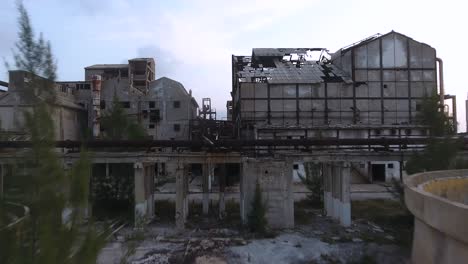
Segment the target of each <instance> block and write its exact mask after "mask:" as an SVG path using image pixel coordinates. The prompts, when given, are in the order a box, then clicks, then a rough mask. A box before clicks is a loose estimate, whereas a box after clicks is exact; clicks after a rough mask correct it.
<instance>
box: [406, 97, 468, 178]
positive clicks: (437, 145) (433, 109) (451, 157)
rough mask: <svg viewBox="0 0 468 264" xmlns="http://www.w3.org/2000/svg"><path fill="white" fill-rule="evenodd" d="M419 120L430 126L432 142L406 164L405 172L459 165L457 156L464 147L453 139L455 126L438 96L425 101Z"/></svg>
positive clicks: (411, 172) (441, 168) (410, 172)
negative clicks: (443, 109)
mask: <svg viewBox="0 0 468 264" xmlns="http://www.w3.org/2000/svg"><path fill="white" fill-rule="evenodd" d="M418 118H419V120H420V121H421V124H423V125H426V126H428V128H429V133H430V134H429V136H430V141H429V143H428V144H427V145H426V148H425V149H424V151H423V152H421V153H414V154H413V156H412V157H411V158H410V159H409V160H408V162H407V163H406V166H405V170H406V171H407V172H408V174H414V173H418V172H422V171H434V170H446V169H449V168H450V167H452V165H453V164H455V163H457V161H456V156H457V153H458V150H459V149H460V147H461V146H462V145H461V143H460V142H459V141H458V140H455V139H453V136H454V135H455V132H456V131H455V124H454V122H453V121H452V120H451V119H450V118H449V117H448V116H447V115H446V114H445V113H444V112H443V111H442V109H441V107H440V104H439V97H438V96H437V94H434V95H432V96H431V97H427V98H425V99H424V101H423V102H422V105H421V111H420V112H419V114H418ZM436 137H438V138H436ZM441 138H443V139H441ZM457 164H459V163H457Z"/></svg>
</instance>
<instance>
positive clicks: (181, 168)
mask: <svg viewBox="0 0 468 264" xmlns="http://www.w3.org/2000/svg"><path fill="white" fill-rule="evenodd" d="M189 165H190V164H183V163H180V164H177V167H176V170H175V178H176V199H175V209H176V210H175V211H176V212H175V214H176V215H175V220H176V227H177V229H179V230H183V229H184V227H185V222H186V220H187V216H188V214H189V207H188V182H189V181H188V180H189V179H188V178H189V176H190V171H189V170H190V166H189ZM214 165H215V164H213V163H205V164H203V167H202V190H203V194H202V207H203V208H202V211H203V214H204V215H208V213H209V211H210V207H209V206H210V182H211V181H210V179H212V178H214V168H215V166H214ZM218 171H219V174H218V180H219V199H218V206H219V218H220V219H223V218H224V216H225V215H226V213H225V211H226V204H225V186H226V167H225V165H224V164H218Z"/></svg>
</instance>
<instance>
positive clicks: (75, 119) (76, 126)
mask: <svg viewBox="0 0 468 264" xmlns="http://www.w3.org/2000/svg"><path fill="white" fill-rule="evenodd" d="M96 76H99V83H98V85H99V89H98V90H97V89H96V81H97V80H93V78H96ZM9 78H10V83H9V89H8V92H5V93H4V94H2V95H0V96H1V98H0V118H1V120H2V129H3V130H4V131H6V132H8V133H10V134H19V135H21V134H24V127H23V125H24V124H23V121H22V113H21V111H20V110H22V109H26V108H27V107H28V106H27V104H25V103H24V102H22V99H21V96H19V95H18V92H17V91H18V90H21V89H22V87H23V86H24V82H25V81H27V80H28V73H26V72H22V71H11V72H10V76H9ZM54 89H56V94H57V104H56V107H55V108H56V109H57V111H54V115H56V116H54V120H55V121H56V122H55V123H56V124H58V126H57V133H56V135H57V140H79V139H81V138H83V137H84V136H85V133H88V132H89V131H92V130H95V129H96V128H97V129H98V131H94V136H95V137H97V138H101V137H102V136H103V134H105V128H104V127H101V126H97V127H94V126H93V125H95V124H94V123H96V122H97V123H98V125H99V119H100V117H102V116H103V115H104V114H105V113H106V111H108V110H109V108H111V107H112V104H113V101H114V99H116V100H117V101H118V102H119V103H120V105H121V106H122V107H123V109H124V110H125V113H126V114H127V116H128V118H131V119H134V120H135V121H137V122H138V123H140V124H141V125H142V126H143V128H145V130H146V133H147V135H148V136H149V137H150V138H152V139H185V140H186V139H190V129H189V124H190V120H193V119H195V118H196V115H197V109H198V104H197V102H196V101H195V99H194V98H193V97H192V95H191V91H189V92H187V90H186V89H185V88H184V86H183V85H182V84H181V83H179V82H177V81H174V80H172V79H169V78H167V77H162V78H159V79H157V80H155V62H154V60H153V59H150V58H138V59H131V60H129V62H128V64H97V65H92V66H89V67H86V68H85V80H84V81H74V82H70V81H66V82H57V83H56V84H55V85H54Z"/></svg>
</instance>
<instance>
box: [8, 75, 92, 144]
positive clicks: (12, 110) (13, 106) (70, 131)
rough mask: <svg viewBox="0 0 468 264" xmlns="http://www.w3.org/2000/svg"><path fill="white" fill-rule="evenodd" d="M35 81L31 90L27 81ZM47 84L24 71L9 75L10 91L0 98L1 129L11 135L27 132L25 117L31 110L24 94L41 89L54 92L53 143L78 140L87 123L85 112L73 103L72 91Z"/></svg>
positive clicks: (30, 105) (52, 114)
mask: <svg viewBox="0 0 468 264" xmlns="http://www.w3.org/2000/svg"><path fill="white" fill-rule="evenodd" d="M32 78H36V79H35V81H34V83H33V84H34V87H30V85H29V84H28V82H27V80H30V79H32ZM45 82H47V80H45V79H43V78H40V77H38V76H36V77H34V76H32V75H31V74H30V73H27V72H24V71H10V87H9V91H8V92H6V93H4V94H2V95H1V97H0V120H1V129H2V130H3V131H6V132H10V133H13V134H23V133H25V132H26V130H25V128H24V125H25V123H24V122H25V121H24V113H25V112H30V111H31V110H32V104H31V103H30V101H29V99H28V98H29V97H28V96H27V94H28V93H25V92H24V91H25V90H33V89H38V88H39V87H40V86H43V87H45V88H46V89H50V88H51V87H50V85H52V87H53V89H55V99H56V100H55V103H54V104H53V107H52V112H51V117H52V119H53V122H54V125H55V127H54V128H55V139H57V140H78V139H80V137H81V134H82V132H83V128H84V127H83V125H85V123H86V121H85V119H86V111H85V109H84V108H83V107H81V106H80V105H78V104H76V103H75V99H76V97H75V94H74V93H73V90H71V89H68V87H62V86H61V85H54V84H50V83H49V84H45ZM38 86H39V87H38Z"/></svg>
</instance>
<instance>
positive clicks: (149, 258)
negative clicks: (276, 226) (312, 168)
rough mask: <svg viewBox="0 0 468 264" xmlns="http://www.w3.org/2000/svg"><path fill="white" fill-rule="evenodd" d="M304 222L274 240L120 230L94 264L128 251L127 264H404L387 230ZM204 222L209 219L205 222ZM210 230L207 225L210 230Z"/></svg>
mask: <svg viewBox="0 0 468 264" xmlns="http://www.w3.org/2000/svg"><path fill="white" fill-rule="evenodd" d="M303 217H307V221H306V223H302V224H301V223H299V224H297V225H296V228H294V229H291V230H283V231H281V232H278V233H277V236H276V237H274V238H268V239H256V238H254V237H252V235H251V234H249V233H242V232H240V231H238V230H237V229H235V228H229V229H228V228H224V227H223V225H221V224H216V221H212V223H205V224H204V225H201V226H203V228H204V229H203V230H202V229H199V228H193V229H188V230H186V231H185V232H182V233H177V232H176V231H175V229H174V225H173V224H170V223H166V224H162V223H155V224H152V225H150V226H149V227H147V229H146V230H144V231H143V232H142V233H141V234H143V236H142V238H141V239H138V236H136V235H135V231H133V230H132V229H125V230H122V231H121V232H120V233H119V234H118V235H117V236H116V238H115V239H114V241H112V242H110V243H109V244H108V245H107V246H106V248H105V249H104V250H103V251H102V252H101V255H100V258H99V262H98V263H102V264H107V263H120V261H121V258H122V257H123V256H124V255H125V253H126V252H127V250H128V248H132V245H133V246H135V248H134V250H133V251H132V250H129V251H128V252H129V254H128V255H129V256H128V258H127V261H128V263H135V264H136V263H138V264H140V263H141V264H146V263H268V264H271V263H353V261H354V263H361V262H362V261H363V259H365V258H372V259H374V260H375V261H376V262H377V263H385V264H386V263H406V262H407V261H408V258H407V255H406V254H407V253H405V252H406V251H405V250H403V249H402V248H400V247H399V246H397V245H395V243H396V240H397V238H395V233H394V232H392V231H391V230H384V229H383V228H381V227H379V226H377V225H375V224H373V223H370V222H368V221H366V220H357V221H355V223H353V225H352V226H351V227H350V228H343V227H341V226H340V225H339V224H338V223H336V222H333V221H332V220H330V219H329V218H327V217H324V216H322V215H321V214H320V211H319V210H314V209H311V210H308V211H307V210H306V212H305V215H303ZM208 222H209V221H208ZM210 226H211V227H210Z"/></svg>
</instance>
